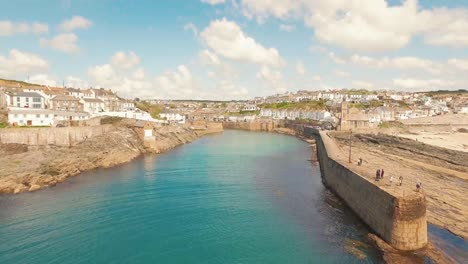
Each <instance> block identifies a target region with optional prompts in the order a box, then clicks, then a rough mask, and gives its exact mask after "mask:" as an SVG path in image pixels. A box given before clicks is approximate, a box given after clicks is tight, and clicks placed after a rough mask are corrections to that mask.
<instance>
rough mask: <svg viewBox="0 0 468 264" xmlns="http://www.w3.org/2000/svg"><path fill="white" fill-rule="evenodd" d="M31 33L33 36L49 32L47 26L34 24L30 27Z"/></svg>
mask: <svg viewBox="0 0 468 264" xmlns="http://www.w3.org/2000/svg"><path fill="white" fill-rule="evenodd" d="M31 32H33V33H34V34H42V33H47V32H49V25H47V24H44V23H38V22H34V23H32V25H31Z"/></svg>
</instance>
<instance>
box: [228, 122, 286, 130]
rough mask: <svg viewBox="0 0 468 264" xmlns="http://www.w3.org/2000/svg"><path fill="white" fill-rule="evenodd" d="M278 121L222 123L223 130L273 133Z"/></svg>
mask: <svg viewBox="0 0 468 264" xmlns="http://www.w3.org/2000/svg"><path fill="white" fill-rule="evenodd" d="M278 124H279V123H278V121H272V120H265V121H255V122H224V123H223V127H224V128H225V129H242V130H249V131H273V129H274V128H275V127H277V126H278Z"/></svg>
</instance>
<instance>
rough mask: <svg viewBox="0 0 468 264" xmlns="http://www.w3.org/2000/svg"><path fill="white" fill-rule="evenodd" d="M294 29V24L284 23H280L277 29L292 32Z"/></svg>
mask: <svg viewBox="0 0 468 264" xmlns="http://www.w3.org/2000/svg"><path fill="white" fill-rule="evenodd" d="M295 29H296V27H294V25H285V24H280V25H279V30H280V31H285V32H292V31H294V30H295Z"/></svg>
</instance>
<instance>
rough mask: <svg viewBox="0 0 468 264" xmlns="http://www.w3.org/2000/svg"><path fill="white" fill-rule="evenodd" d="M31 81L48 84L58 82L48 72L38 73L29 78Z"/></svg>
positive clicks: (51, 84) (55, 84)
mask: <svg viewBox="0 0 468 264" xmlns="http://www.w3.org/2000/svg"><path fill="white" fill-rule="evenodd" d="M27 81H28V82H30V83H35V84H41V85H47V86H57V82H56V81H55V80H54V79H53V78H52V77H50V76H49V75H47V74H36V75H33V76H31V77H29V79H28V80H27Z"/></svg>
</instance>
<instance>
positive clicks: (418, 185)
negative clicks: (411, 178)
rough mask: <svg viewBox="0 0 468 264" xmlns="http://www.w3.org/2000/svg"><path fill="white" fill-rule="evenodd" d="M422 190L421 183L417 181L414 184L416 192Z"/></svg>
mask: <svg viewBox="0 0 468 264" xmlns="http://www.w3.org/2000/svg"><path fill="white" fill-rule="evenodd" d="M421 189H422V182H421V181H420V180H419V179H418V181H417V182H416V191H417V192H419V191H420V190H421Z"/></svg>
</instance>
